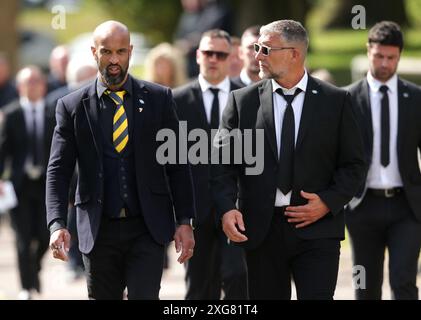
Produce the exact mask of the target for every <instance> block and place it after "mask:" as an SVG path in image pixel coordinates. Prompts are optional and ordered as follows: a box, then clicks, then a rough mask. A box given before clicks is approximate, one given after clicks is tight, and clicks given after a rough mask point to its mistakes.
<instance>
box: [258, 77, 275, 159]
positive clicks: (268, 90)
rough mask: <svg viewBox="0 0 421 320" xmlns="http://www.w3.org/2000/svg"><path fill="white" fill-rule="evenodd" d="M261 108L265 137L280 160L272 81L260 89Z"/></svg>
mask: <svg viewBox="0 0 421 320" xmlns="http://www.w3.org/2000/svg"><path fill="white" fill-rule="evenodd" d="M259 96H260V108H261V109H262V116H263V123H264V126H265V135H266V137H267V139H268V142H269V145H270V147H271V149H272V152H273V156H274V157H275V159H277V160H278V157H279V155H278V147H277V144H276V129H275V120H274V113H273V93H272V84H271V81H270V80H267V81H265V82H264V83H262V86H260V87H259Z"/></svg>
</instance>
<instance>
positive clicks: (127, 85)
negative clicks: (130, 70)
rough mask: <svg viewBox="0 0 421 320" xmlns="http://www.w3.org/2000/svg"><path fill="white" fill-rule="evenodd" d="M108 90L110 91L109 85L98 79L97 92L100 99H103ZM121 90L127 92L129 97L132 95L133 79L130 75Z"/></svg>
mask: <svg viewBox="0 0 421 320" xmlns="http://www.w3.org/2000/svg"><path fill="white" fill-rule="evenodd" d="M106 90H108V87H107V85H106V84H105V83H103V82H102V81H101V78H98V79H97V81H96V92H97V95H98V98H101V97H102V95H103V94H104V92H105V91H106ZM120 90H124V91H126V94H129V95H130V94H131V92H132V77H131V76H130V75H128V76H127V79H126V82H124V83H123V85H122V86H121V88H120ZM120 90H119V91H120Z"/></svg>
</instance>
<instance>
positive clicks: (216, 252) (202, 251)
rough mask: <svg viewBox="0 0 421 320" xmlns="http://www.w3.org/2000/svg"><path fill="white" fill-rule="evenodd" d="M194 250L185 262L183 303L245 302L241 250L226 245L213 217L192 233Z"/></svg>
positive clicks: (225, 240) (210, 215)
mask: <svg viewBox="0 0 421 320" xmlns="http://www.w3.org/2000/svg"><path fill="white" fill-rule="evenodd" d="M194 237H195V249H194V255H193V257H192V258H191V259H190V260H188V262H187V263H186V276H185V280H186V285H187V292H186V300H219V299H220V298H221V290H222V291H223V293H224V299H225V300H238V299H247V298H248V294H247V267H246V261H245V255H244V250H243V249H242V248H240V247H237V246H234V245H231V244H228V242H227V238H226V236H225V234H224V233H223V231H222V229H221V226H220V225H217V223H216V221H215V217H214V215H213V214H209V215H208V218H207V220H205V221H204V222H203V223H202V224H201V225H199V226H197V227H196V228H195V230H194Z"/></svg>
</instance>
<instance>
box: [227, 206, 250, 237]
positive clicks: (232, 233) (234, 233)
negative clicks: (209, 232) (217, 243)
mask: <svg viewBox="0 0 421 320" xmlns="http://www.w3.org/2000/svg"><path fill="white" fill-rule="evenodd" d="M237 226H238V229H239V230H241V231H243V232H244V231H246V229H245V227H244V221H243V215H242V214H241V212H240V211H238V210H236V209H233V210H230V211H228V212H226V213H224V215H223V217H222V229H223V230H224V232H225V235H226V236H227V237H228V239H230V240H231V241H234V242H244V241H247V240H248V238H247V237H246V236H245V235H244V234H242V233H241V232H240V231H238V229H237Z"/></svg>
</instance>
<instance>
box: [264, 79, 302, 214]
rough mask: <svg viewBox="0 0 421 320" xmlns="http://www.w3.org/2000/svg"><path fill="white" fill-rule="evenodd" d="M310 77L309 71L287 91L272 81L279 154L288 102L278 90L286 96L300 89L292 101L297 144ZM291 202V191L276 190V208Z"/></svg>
mask: <svg viewBox="0 0 421 320" xmlns="http://www.w3.org/2000/svg"><path fill="white" fill-rule="evenodd" d="M307 82H308V75H307V71H306V72H305V73H304V75H303V77H302V78H301V80H300V81H299V82H298V83H297V84H296V85H295V86H294V87H292V88H291V89H285V88H283V87H281V86H280V85H279V84H278V83H277V82H276V81H275V80H273V79H272V91H273V94H272V96H273V111H274V120H275V130H276V144H277V147H278V154H279V152H280V150H281V143H282V141H281V133H282V121H283V120H284V114H285V110H286V107H287V102H286V101H285V99H284V98H283V97H282V96H281V95H280V94H278V93H276V92H275V91H276V89H278V88H281V89H282V91H283V92H284V94H285V95H291V94H294V92H295V90H296V88H300V89H301V91H302V92H300V93H299V94H298V95H297V96H296V97H295V99H294V101H292V109H293V111H294V122H295V143H297V136H298V130H299V128H300V120H301V113H302V111H303V104H304V97H305V91H306V88H307ZM290 201H291V191H290V192H289V193H288V194H286V195H285V194H283V193H282V192H281V190H279V189H276V198H275V207H282V206H287V205H289V204H290Z"/></svg>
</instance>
